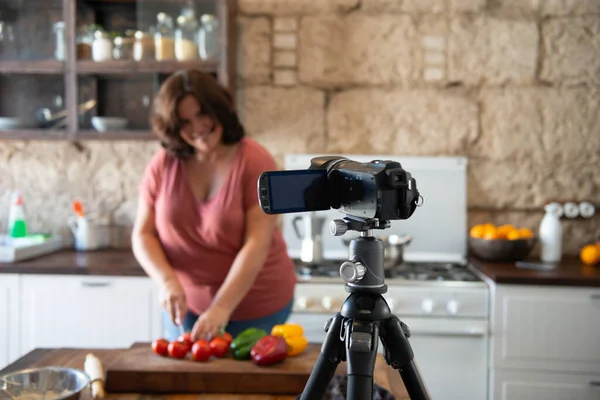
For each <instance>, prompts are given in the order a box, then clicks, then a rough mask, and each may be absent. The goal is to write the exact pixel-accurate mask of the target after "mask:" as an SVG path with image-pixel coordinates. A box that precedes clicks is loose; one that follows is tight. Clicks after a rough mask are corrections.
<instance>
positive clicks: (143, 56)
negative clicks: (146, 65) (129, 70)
mask: <svg viewBox="0 0 600 400" xmlns="http://www.w3.org/2000/svg"><path fill="white" fill-rule="evenodd" d="M154 58H155V48H154V38H153V37H152V35H151V34H150V33H148V32H144V31H137V32H136V33H135V41H134V43H133V59H134V60H135V61H146V60H153V59H154Z"/></svg>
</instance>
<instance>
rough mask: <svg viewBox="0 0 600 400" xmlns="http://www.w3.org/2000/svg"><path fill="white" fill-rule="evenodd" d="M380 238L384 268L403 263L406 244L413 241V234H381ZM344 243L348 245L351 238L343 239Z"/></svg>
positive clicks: (387, 268)
mask: <svg viewBox="0 0 600 400" xmlns="http://www.w3.org/2000/svg"><path fill="white" fill-rule="evenodd" d="M379 239H381V241H382V242H383V269H384V270H389V269H392V268H394V267H396V266H397V265H399V264H402V262H403V261H404V246H406V245H408V244H410V242H411V241H412V239H413V238H412V236H411V235H402V236H399V235H389V236H380V237H379ZM342 240H343V242H344V244H345V245H346V246H348V245H349V244H350V241H351V240H350V239H342Z"/></svg>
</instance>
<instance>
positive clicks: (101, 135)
mask: <svg viewBox="0 0 600 400" xmlns="http://www.w3.org/2000/svg"><path fill="white" fill-rule="evenodd" d="M155 139H157V138H156V137H155V136H154V135H153V133H152V132H151V131H149V130H122V131H109V132H98V131H95V130H81V131H79V132H76V133H75V136H74V140H155Z"/></svg>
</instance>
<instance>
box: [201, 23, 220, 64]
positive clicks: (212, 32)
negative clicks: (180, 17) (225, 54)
mask: <svg viewBox="0 0 600 400" xmlns="http://www.w3.org/2000/svg"><path fill="white" fill-rule="evenodd" d="M200 20H201V22H202V25H201V26H200V29H199V30H198V50H199V55H200V58H201V59H203V60H215V59H217V58H218V57H219V29H218V28H219V23H218V20H217V18H216V17H215V16H214V15H212V14H204V15H202V17H201V18H200Z"/></svg>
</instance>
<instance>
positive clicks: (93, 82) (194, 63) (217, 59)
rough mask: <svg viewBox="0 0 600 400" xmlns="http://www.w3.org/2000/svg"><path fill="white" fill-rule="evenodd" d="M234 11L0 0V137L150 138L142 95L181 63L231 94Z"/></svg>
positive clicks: (146, 97) (147, 98)
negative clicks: (211, 77)
mask: <svg viewBox="0 0 600 400" xmlns="http://www.w3.org/2000/svg"><path fill="white" fill-rule="evenodd" d="M236 7H237V6H236V1H235V0H3V1H0V133H1V134H0V140H6V139H17V140H30V139H34V140H77V141H79V140H90V139H91V140H136V139H137V140H153V139H155V137H154V135H153V134H152V132H151V130H150V126H149V122H148V119H149V118H148V117H149V111H150V110H151V107H152V98H153V96H154V94H155V93H156V91H157V90H158V87H159V86H160V84H161V83H162V81H164V79H165V78H166V77H167V76H169V75H170V74H172V73H173V72H175V71H178V70H180V69H183V68H198V69H201V70H203V71H204V72H206V73H208V74H210V75H212V76H214V77H215V79H217V80H218V81H219V82H220V83H221V84H222V85H223V86H225V87H227V88H228V89H229V90H230V91H231V92H232V94H233V95H235V67H236V62H235V55H236V54H235V42H236ZM2 33H4V34H2ZM182 49H183V50H184V51H182ZM93 117H110V118H111V121H109V120H105V121H104V122H102V121H101V122H100V123H99V122H94V120H96V119H94V120H93V119H92V118H93ZM114 118H118V120H114ZM103 124H106V125H108V126H106V127H104V128H103V127H102V126H101V125H103ZM98 127H100V128H98ZM98 129H100V130H98Z"/></svg>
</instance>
